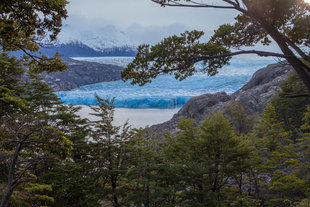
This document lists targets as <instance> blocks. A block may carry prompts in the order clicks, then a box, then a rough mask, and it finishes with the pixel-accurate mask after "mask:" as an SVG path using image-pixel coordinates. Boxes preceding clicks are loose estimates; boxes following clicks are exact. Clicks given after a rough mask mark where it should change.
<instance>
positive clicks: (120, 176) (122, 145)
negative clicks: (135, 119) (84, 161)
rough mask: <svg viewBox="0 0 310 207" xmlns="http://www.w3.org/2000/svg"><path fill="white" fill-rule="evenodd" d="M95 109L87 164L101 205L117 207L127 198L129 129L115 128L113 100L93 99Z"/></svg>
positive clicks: (126, 126) (126, 127)
mask: <svg viewBox="0 0 310 207" xmlns="http://www.w3.org/2000/svg"><path fill="white" fill-rule="evenodd" d="M96 98H97V100H98V104H97V105H98V107H91V108H92V110H93V111H94V113H92V115H94V116H96V117H98V118H99V119H98V121H94V122H93V128H94V129H93V131H92V133H91V138H92V139H93V141H92V142H91V144H90V147H91V148H92V151H91V152H90V155H89V156H91V158H92V160H91V161H90V162H91V163H92V166H93V171H94V172H93V174H94V176H95V177H96V179H97V183H98V185H99V186H98V189H99V192H100V193H101V196H102V197H101V202H103V203H104V204H106V205H112V206H114V207H119V206H122V205H123V202H124V197H126V196H127V195H126V184H127V183H126V182H125V181H124V180H125V178H124V175H125V173H126V171H127V168H128V165H127V164H128V159H129V156H128V151H127V148H126V145H128V142H129V140H130V138H131V136H132V133H131V130H130V126H129V125H128V123H125V124H124V125H123V126H122V127H120V126H114V125H113V123H112V122H113V120H114V106H113V102H114V100H113V99H112V100H104V99H101V98H100V97H98V96H96Z"/></svg>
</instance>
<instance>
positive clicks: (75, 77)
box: [41, 58, 124, 91]
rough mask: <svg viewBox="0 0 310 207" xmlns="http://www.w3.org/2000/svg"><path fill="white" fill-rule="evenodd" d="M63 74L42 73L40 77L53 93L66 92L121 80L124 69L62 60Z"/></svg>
mask: <svg viewBox="0 0 310 207" xmlns="http://www.w3.org/2000/svg"><path fill="white" fill-rule="evenodd" d="M63 62H64V63H65V64H66V65H67V66H68V69H67V70H66V71H65V72H57V73H49V74H48V73H43V74H42V75H41V77H42V78H43V80H44V81H45V82H46V83H47V84H48V85H49V86H50V87H51V88H52V89H54V91H68V90H72V89H74V88H78V87H80V86H83V85H88V84H93V83H99V82H106V81H115V80H120V79H121V74H120V73H121V71H122V70H124V68H122V67H119V66H114V65H108V64H100V63H92V62H86V61H77V60H73V59H69V58H64V59H63Z"/></svg>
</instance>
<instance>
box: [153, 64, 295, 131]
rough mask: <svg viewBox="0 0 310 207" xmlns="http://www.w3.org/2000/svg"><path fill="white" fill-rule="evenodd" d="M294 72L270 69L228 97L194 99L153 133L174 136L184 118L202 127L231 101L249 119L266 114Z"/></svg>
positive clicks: (222, 94) (282, 67) (276, 67)
mask: <svg viewBox="0 0 310 207" xmlns="http://www.w3.org/2000/svg"><path fill="white" fill-rule="evenodd" d="M292 71H293V69H292V67H291V66H290V65H288V64H286V63H277V64H272V65H268V66H267V67H265V68H262V69H260V70H258V71H257V72H256V73H254V75H253V76H252V78H251V80H250V81H249V82H248V83H247V84H246V85H244V86H243V87H242V88H241V89H239V90H238V91H236V92H235V93H233V94H231V95H227V94H226V93H225V92H219V93H215V94H204V95H201V96H197V97H193V98H191V99H190V100H189V101H188V102H187V103H186V104H185V105H184V106H183V108H181V109H180V110H179V112H178V113H177V114H175V115H174V116H173V118H172V119H171V120H169V121H167V122H164V123H162V124H157V125H153V126H152V127H151V129H152V130H153V131H155V132H159V133H161V132H163V131H169V132H170V133H172V134H174V133H176V132H177V131H178V129H177V124H178V122H179V121H180V119H181V118H182V117H185V118H193V119H195V121H196V123H200V122H201V121H203V119H204V117H206V116H207V115H208V114H209V113H211V112H213V111H217V110H221V109H223V108H224V107H225V106H227V104H229V103H230V102H231V101H238V102H240V103H241V104H242V105H243V106H244V109H245V111H246V113H247V114H248V115H253V114H262V112H263V111H264V109H265V108H266V106H267V104H268V103H269V102H270V101H271V98H272V97H273V96H275V95H276V94H277V90H279V89H280V88H279V85H280V84H281V83H282V81H283V80H285V79H286V78H287V75H288V74H289V73H291V72H292Z"/></svg>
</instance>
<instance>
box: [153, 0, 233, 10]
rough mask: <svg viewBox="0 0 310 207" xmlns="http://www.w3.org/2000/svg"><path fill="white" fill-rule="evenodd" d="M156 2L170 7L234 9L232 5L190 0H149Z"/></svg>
mask: <svg viewBox="0 0 310 207" xmlns="http://www.w3.org/2000/svg"><path fill="white" fill-rule="evenodd" d="M151 1H152V2H154V3H156V4H160V5H162V6H170V7H191V8H215V9H236V8H235V7H233V6H219V5H211V4H202V3H201V4H200V3H197V2H192V1H190V2H191V3H192V4H181V3H178V2H176V1H170V2H172V3H163V2H161V1H160V0H151Z"/></svg>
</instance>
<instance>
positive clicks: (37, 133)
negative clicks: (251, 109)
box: [0, 0, 310, 207]
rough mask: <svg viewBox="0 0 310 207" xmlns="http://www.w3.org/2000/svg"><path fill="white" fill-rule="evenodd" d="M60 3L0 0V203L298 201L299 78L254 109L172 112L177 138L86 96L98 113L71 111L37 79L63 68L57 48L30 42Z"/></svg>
mask: <svg viewBox="0 0 310 207" xmlns="http://www.w3.org/2000/svg"><path fill="white" fill-rule="evenodd" d="M253 1H254V0H253ZM162 2H167V1H162ZM168 2H169V1H168ZM236 2H238V1H236ZM246 2H250V1H246ZM266 2H267V1H266ZM292 2H295V1H292ZM296 2H297V1H296ZM66 4H67V2H66V1H64V0H55V1H48V0H38V1H28V0H27V1H19V0H10V1H4V2H3V1H1V3H0V10H1V14H2V15H1V22H0V24H1V29H0V43H1V53H0V149H1V150H0V194H1V195H0V200H1V203H0V206H1V207H6V206H10V207H22V206H23V207H26V206H31V207H36V206H38V207H39V206H41V207H43V206H54V207H58V206H59V207H60V206H72V207H73V206H75V207H82V206H91V207H96V206H98V207H101V206H113V207H120V206H144V207H155V206H158V207H159V206H160V207H162V206H163V207H164V206H166V207H170V206H171V207H176V206H179V207H186V206H189V207H200V206H201V207H202V206H204V207H205V206H207V207H213V206H214V207H220V206H223V207H224V206H227V207H233V206H235V207H242V206H244V207H260V206H268V207H288V206H296V207H307V206H310V190H309V189H310V97H309V96H308V95H307V94H308V89H307V87H306V86H305V84H304V82H305V81H304V80H301V79H300V75H299V74H297V73H292V74H291V75H290V76H289V77H288V79H287V80H286V81H284V82H283V83H282V84H281V90H280V91H279V93H278V95H277V96H276V97H274V98H273V100H272V101H271V103H270V104H269V105H268V106H267V108H266V109H265V111H264V113H263V114H256V115H253V116H248V115H247V114H246V113H245V111H244V109H243V106H242V105H241V104H240V103H239V102H231V103H230V104H229V105H228V106H227V107H226V108H224V109H223V110H221V111H214V112H213V113H211V114H209V115H208V116H207V117H205V120H204V121H203V122H202V123H196V122H195V120H192V119H183V120H180V123H179V126H178V127H179V131H178V133H177V134H170V133H169V132H166V133H164V134H155V133H154V132H152V131H151V130H150V129H148V128H146V129H134V128H132V127H131V126H130V124H129V123H125V124H124V125H123V126H114V125H113V124H112V122H113V118H114V107H113V101H114V100H113V99H112V100H104V99H101V98H100V97H98V96H97V97H96V98H97V100H98V105H97V106H96V107H91V108H92V111H93V115H95V116H97V117H98V121H89V120H87V119H81V118H80V117H79V116H77V115H76V112H77V111H78V110H79V108H78V107H75V106H73V105H64V104H63V103H62V102H61V101H60V100H59V99H58V98H57V97H56V96H55V94H54V93H53V91H52V89H50V88H49V86H48V85H47V84H46V83H44V82H43V81H42V80H41V79H40V78H39V77H38V73H40V72H42V71H48V72H52V71H63V70H65V66H64V65H63V64H62V62H61V59H59V55H58V54H56V56H55V57H54V58H51V57H47V56H44V55H42V54H40V55H41V56H35V55H33V52H36V51H38V50H39V47H38V44H37V43H36V42H35V40H37V39H38V38H42V37H46V36H48V35H49V38H50V40H53V39H55V38H56V36H57V34H58V33H59V32H60V28H61V19H62V18H65V17H66V11H65V5H66ZM308 9H309V8H308ZM36 11H40V12H42V13H43V16H45V17H46V18H42V15H39V14H38V13H36ZM240 18H241V17H240ZM32 20H37V21H32ZM297 29H298V28H297ZM301 36H302V37H303V35H301ZM262 37H264V36H262ZM303 38H304V37H303ZM308 40H309V39H308ZM296 41H298V39H297V40H296ZM307 44H308V43H307ZM159 46H160V45H159ZM159 46H157V47H159ZM20 50H21V51H23V52H24V53H25V56H24V57H23V58H21V59H17V58H15V57H12V56H10V55H8V52H9V51H20ZM140 52H141V51H140ZM155 52H160V51H159V50H156V51H155ZM140 55H141V54H140ZM137 59H139V55H138V56H137ZM224 61H225V62H226V61H228V60H227V59H225V60H224ZM300 61H304V60H300ZM185 62H186V61H185ZM135 63H137V62H135ZM186 63H187V62H186ZM213 63H214V64H215V65H216V64H217V63H215V62H213ZM219 64H222V63H219ZM304 64H306V65H307V61H305V63H304ZM127 72H128V70H127ZM25 75H26V76H28V78H26V79H25V78H24V76H25ZM131 75H132V74H131ZM153 75H154V74H153ZM186 75H190V74H186ZM142 78H143V77H142Z"/></svg>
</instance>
